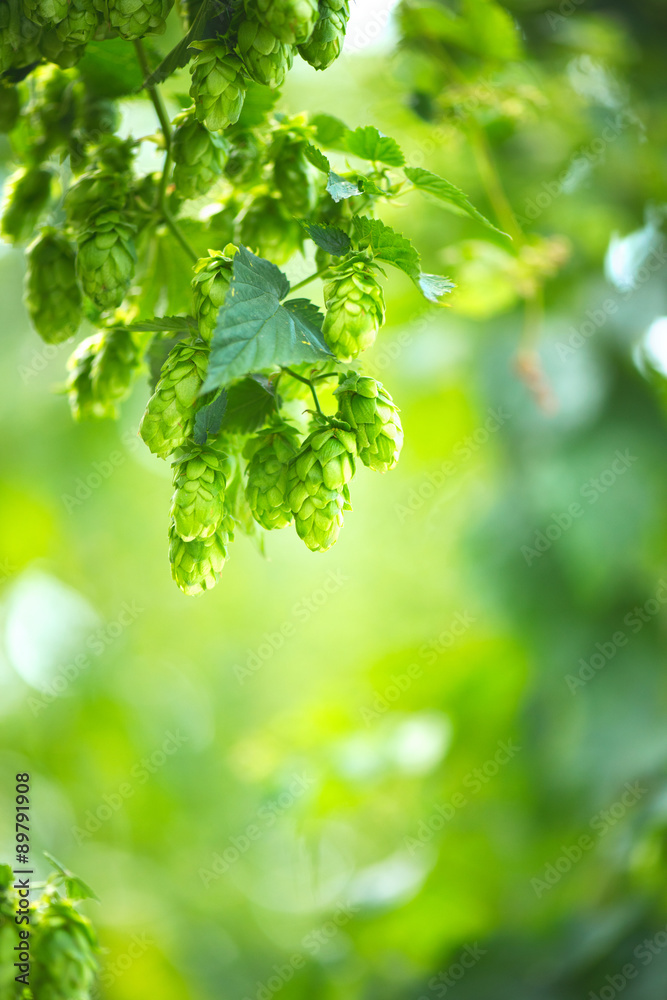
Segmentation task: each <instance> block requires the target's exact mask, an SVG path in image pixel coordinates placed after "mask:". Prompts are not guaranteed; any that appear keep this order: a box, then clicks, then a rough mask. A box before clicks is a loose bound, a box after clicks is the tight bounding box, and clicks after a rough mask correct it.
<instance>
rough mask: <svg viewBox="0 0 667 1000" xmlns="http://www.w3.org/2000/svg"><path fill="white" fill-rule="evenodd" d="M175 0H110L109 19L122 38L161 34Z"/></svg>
mask: <svg viewBox="0 0 667 1000" xmlns="http://www.w3.org/2000/svg"><path fill="white" fill-rule="evenodd" d="M173 5H174V0H108V11H109V21H110V22H111V26H112V28H115V29H116V31H117V32H118V34H119V35H120V36H121V37H122V38H127V39H134V38H143V36H144V35H148V34H152V35H161V34H162V33H163V32H164V30H165V28H166V26H167V16H168V14H169V11H170V10H171V8H172V7H173Z"/></svg>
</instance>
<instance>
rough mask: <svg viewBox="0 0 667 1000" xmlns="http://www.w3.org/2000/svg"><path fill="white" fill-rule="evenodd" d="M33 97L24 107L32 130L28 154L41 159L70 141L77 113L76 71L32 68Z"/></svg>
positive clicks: (77, 89) (38, 159) (53, 67)
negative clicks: (31, 143) (27, 107)
mask: <svg viewBox="0 0 667 1000" xmlns="http://www.w3.org/2000/svg"><path fill="white" fill-rule="evenodd" d="M33 80H34V95H35V96H34V101H33V102H31V105H30V107H29V109H28V111H29V113H30V126H31V131H32V133H33V137H32V142H33V148H32V150H31V154H32V156H33V157H34V159H35V161H37V162H41V161H42V160H44V159H46V157H47V156H49V155H50V154H51V153H53V152H54V151H55V150H57V149H60V148H62V147H64V146H67V145H68V144H69V142H70V139H71V136H72V133H73V131H74V128H75V125H76V120H77V117H78V111H79V104H80V85H79V86H77V74H76V72H72V71H69V70H68V71H63V70H62V69H59V68H58V67H57V66H45V67H40V68H39V69H37V70H35V72H34V74H33Z"/></svg>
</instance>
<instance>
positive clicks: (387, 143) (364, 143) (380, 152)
mask: <svg viewBox="0 0 667 1000" xmlns="http://www.w3.org/2000/svg"><path fill="white" fill-rule="evenodd" d="M346 140H347V148H348V152H350V153H353V154H354V155H355V156H358V157H360V158H361V159H362V160H373V161H374V162H376V163H386V164H387V165H388V166H390V167H402V166H403V164H404V163H405V157H404V156H403V153H402V152H401V148H400V146H399V145H398V143H397V142H396V140H395V139H390V138H389V136H388V135H382V133H381V132H379V131H378V130H377V129H376V128H375V127H374V126H373V125H366V126H365V127H360V128H357V129H355V130H354V132H348V133H347V135H346Z"/></svg>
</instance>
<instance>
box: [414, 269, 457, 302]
mask: <svg viewBox="0 0 667 1000" xmlns="http://www.w3.org/2000/svg"><path fill="white" fill-rule="evenodd" d="M418 284H419V287H420V288H421V290H422V292H423V295H424V298H426V299H428V300H429V302H440V300H441V299H442V297H443V296H444V295H447V294H448V293H449V292H451V291H453V289H454V288H455V287H456V286H455V285H454V282H453V281H450V280H449V278H444V277H441V275H439V274H426V273H425V272H424V271H422V273H421V274H420V275H419V279H418Z"/></svg>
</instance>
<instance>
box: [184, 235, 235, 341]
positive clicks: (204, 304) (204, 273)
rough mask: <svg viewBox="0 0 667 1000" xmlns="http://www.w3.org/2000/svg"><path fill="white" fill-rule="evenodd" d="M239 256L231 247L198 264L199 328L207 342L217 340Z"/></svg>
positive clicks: (194, 281) (194, 287) (194, 284)
mask: <svg viewBox="0 0 667 1000" xmlns="http://www.w3.org/2000/svg"><path fill="white" fill-rule="evenodd" d="M235 253H236V247H235V246H234V245H233V244H231V243H230V244H228V245H227V246H226V247H225V249H224V250H223V251H222V252H221V251H219V250H212V251H211V256H210V257H201V258H200V259H199V260H198V261H197V263H196V264H195V276H194V278H193V279H192V291H193V293H194V300H195V316H196V317H197V322H198V324H199V335H200V336H201V338H202V339H203V340H205V341H207V342H208V341H210V339H211V337H212V336H213V331H214V330H215V324H216V322H217V320H218V313H219V311H220V307H221V306H223V305H224V302H225V296H226V295H227V289H228V288H229V283H230V282H231V280H232V258H233V255H234V254H235Z"/></svg>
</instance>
